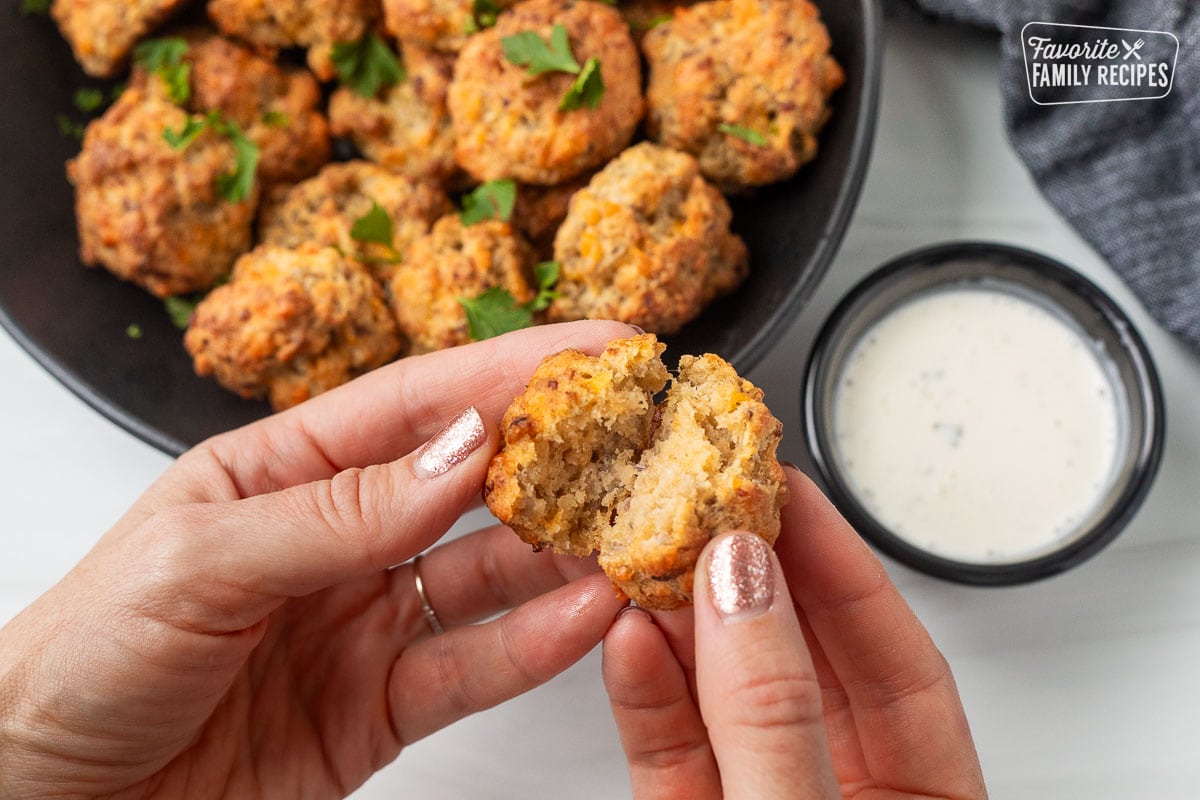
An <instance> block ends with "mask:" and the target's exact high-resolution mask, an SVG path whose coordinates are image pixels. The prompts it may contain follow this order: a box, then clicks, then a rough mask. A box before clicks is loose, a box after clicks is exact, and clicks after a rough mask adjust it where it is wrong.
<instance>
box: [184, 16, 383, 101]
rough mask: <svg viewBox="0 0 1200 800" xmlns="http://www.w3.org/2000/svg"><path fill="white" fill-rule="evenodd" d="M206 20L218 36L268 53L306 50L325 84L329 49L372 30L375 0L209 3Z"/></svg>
mask: <svg viewBox="0 0 1200 800" xmlns="http://www.w3.org/2000/svg"><path fill="white" fill-rule="evenodd" d="M208 16H209V19H211V20H212V21H213V24H215V25H216V26H217V27H218V28H220V30H221V32H222V33H227V34H229V35H230V36H236V37H237V38H239V39H242V40H244V41H247V42H250V43H251V44H254V45H258V46H259V47H260V48H263V49H265V50H268V51H272V50H278V49H280V48H284V47H306V48H308V66H309V67H310V68H311V69H312V71H313V72H315V73H316V74H317V77H318V78H320V79H321V80H323V81H327V80H332V79H333V77H334V76H335V75H336V74H337V70H335V69H334V66H333V59H332V54H333V46H334V45H335V44H337V43H338V42H353V41H356V40H358V39H359V38H361V37H362V35H363V34H365V33H367V32H368V31H369V30H371V28H372V26H373V24H374V22H375V20H376V19H378V17H379V0H325V2H320V3H312V2H306V0H209V3H208Z"/></svg>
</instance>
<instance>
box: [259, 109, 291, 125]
mask: <svg viewBox="0 0 1200 800" xmlns="http://www.w3.org/2000/svg"><path fill="white" fill-rule="evenodd" d="M262 121H263V125H266V126H267V127H268V128H286V127H287V125H288V116H287V114H285V113H283V112H282V111H268V112H266V113H265V114H263V116H262Z"/></svg>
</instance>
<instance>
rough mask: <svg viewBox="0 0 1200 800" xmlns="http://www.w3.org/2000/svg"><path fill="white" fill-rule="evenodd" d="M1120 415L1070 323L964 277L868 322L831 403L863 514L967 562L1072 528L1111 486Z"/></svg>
mask: <svg viewBox="0 0 1200 800" xmlns="http://www.w3.org/2000/svg"><path fill="white" fill-rule="evenodd" d="M1120 418H1121V410H1120V408H1119V406H1118V403H1117V400H1116V398H1115V393H1114V391H1113V384H1112V382H1111V380H1110V379H1109V377H1108V374H1107V372H1106V370H1105V367H1104V365H1103V364H1102V363H1101V360H1100V355H1099V353H1098V352H1097V351H1096V350H1095V349H1094V348H1093V347H1092V346H1091V344H1090V343H1089V342H1088V341H1087V340H1085V339H1084V338H1083V336H1082V335H1081V334H1080V333H1079V332H1077V331H1076V330H1075V329H1074V328H1073V327H1071V326H1070V325H1069V324H1068V323H1067V322H1065V321H1064V320H1063V319H1061V318H1059V317H1058V316H1056V315H1055V314H1054V313H1052V312H1051V311H1049V310H1048V309H1046V308H1044V307H1043V306H1041V305H1039V304H1037V303H1035V302H1033V301H1031V300H1029V299H1026V298H1025V297H1022V296H1020V295H1018V294H1016V293H1013V292H1008V291H1004V290H1001V289H991V288H972V287H965V286H964V287H958V288H951V289H945V290H939V291H935V292H931V293H929V294H926V295H922V296H918V297H917V298H916V299H914V300H911V301H909V302H907V303H905V304H903V305H901V306H900V307H898V308H896V309H894V310H893V311H891V312H890V313H888V314H887V315H885V316H884V317H883V318H882V319H881V320H880V321H879V322H877V323H875V324H874V325H873V326H872V327H871V328H870V329H869V330H868V331H867V332H866V333H865V334H864V335H863V337H862V338H861V339H860V341H859V342H858V343H857V344H856V345H855V347H854V350H853V351H852V352H851V355H850V357H849V358H848V359H847V361H846V366H845V367H844V369H843V371H842V374H841V376H840V378H839V381H838V386H837V391H836V393H835V396H834V409H833V423H834V436H835V441H836V445H837V451H838V453H837V457H838V459H839V461H840V462H841V465H842V471H843V472H844V473H845V474H846V475H847V477H848V479H849V483H850V485H851V487H852V489H853V491H854V493H855V495H856V496H857V497H858V498H859V500H860V501H861V502H862V503H863V504H864V505H865V507H866V508H867V510H868V511H869V512H870V513H871V514H872V516H874V517H875V518H876V519H877V520H878V521H879V522H880V523H882V524H883V525H884V526H885V527H887V528H888V529H889V530H891V531H892V532H893V533H895V534H896V535H898V536H900V537H901V538H903V539H905V540H907V541H909V542H910V543H911V544H913V545H915V546H917V547H920V548H922V549H925V550H928V551H931V552H933V553H936V554H938V555H941V556H944V557H946V558H951V559H955V560H958V561H966V562H971V563H1005V562H1012V561H1020V560H1023V559H1025V558H1030V557H1035V556H1037V555H1039V554H1040V553H1042V552H1045V551H1048V550H1050V549H1052V548H1053V546H1054V545H1055V544H1057V543H1061V542H1062V541H1063V540H1064V539H1069V538H1071V536H1072V534H1073V533H1074V532H1075V531H1076V530H1077V528H1078V527H1079V525H1080V524H1081V523H1083V522H1085V521H1086V519H1087V517H1088V515H1089V514H1090V513H1091V512H1092V511H1093V510H1094V509H1095V508H1096V507H1097V505H1098V504H1099V502H1100V501H1101V499H1102V498H1103V497H1104V495H1105V492H1106V491H1107V489H1108V488H1109V487H1110V485H1111V482H1112V480H1113V477H1114V472H1115V465H1116V463H1117V456H1118V452H1117V451H1118V441H1119V438H1118V434H1119V429H1120V426H1121V421H1120Z"/></svg>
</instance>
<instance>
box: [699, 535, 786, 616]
mask: <svg viewBox="0 0 1200 800" xmlns="http://www.w3.org/2000/svg"><path fill="white" fill-rule="evenodd" d="M708 594H709V597H711V598H712V603H713V606H714V607H715V608H716V609H717V613H718V614H720V615H721V617H722V618H723V619H725V620H726V621H732V620H737V619H744V618H746V617H756V616H758V615H759V614H761V613H763V612H764V611H766V610H767V609H768V608H769V607H770V606H771V598H772V597H773V596H774V595H775V570H774V569H772V568H771V547H770V545H768V544H767V543H766V542H764V541H763V540H762V539H760V538H759V537H757V536H755V535H754V534H752V533H737V534H734V535H733V536H728V537H726V538H724V539H722V540H721V541H720V542H719V543H718V544H717V546H716V547H715V548H713V551H712V553H711V554H710V555H709V557H708Z"/></svg>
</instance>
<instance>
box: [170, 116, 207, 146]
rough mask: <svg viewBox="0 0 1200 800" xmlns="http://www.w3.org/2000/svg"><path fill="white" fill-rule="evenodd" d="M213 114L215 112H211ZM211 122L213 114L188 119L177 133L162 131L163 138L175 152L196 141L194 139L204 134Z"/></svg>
mask: <svg viewBox="0 0 1200 800" xmlns="http://www.w3.org/2000/svg"><path fill="white" fill-rule="evenodd" d="M213 113H214V114H215V112H213ZM212 120H213V114H210V115H209V116H207V117H188V119H187V122H185V123H183V127H182V128H180V129H179V130H177V131H173V130H171V129H170V128H164V129H163V138H164V139H166V140H167V144H169V145H171V147H173V148H174V149H176V150H182V149H183V148H185V147H187V146H188V145H190V144H191V143H192V142H194V141H196V137H197V136H199V135H200V134H202V133H204V131H205V130H206V129H207V128H208V126H209V125H210V124H211V122H212Z"/></svg>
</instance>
